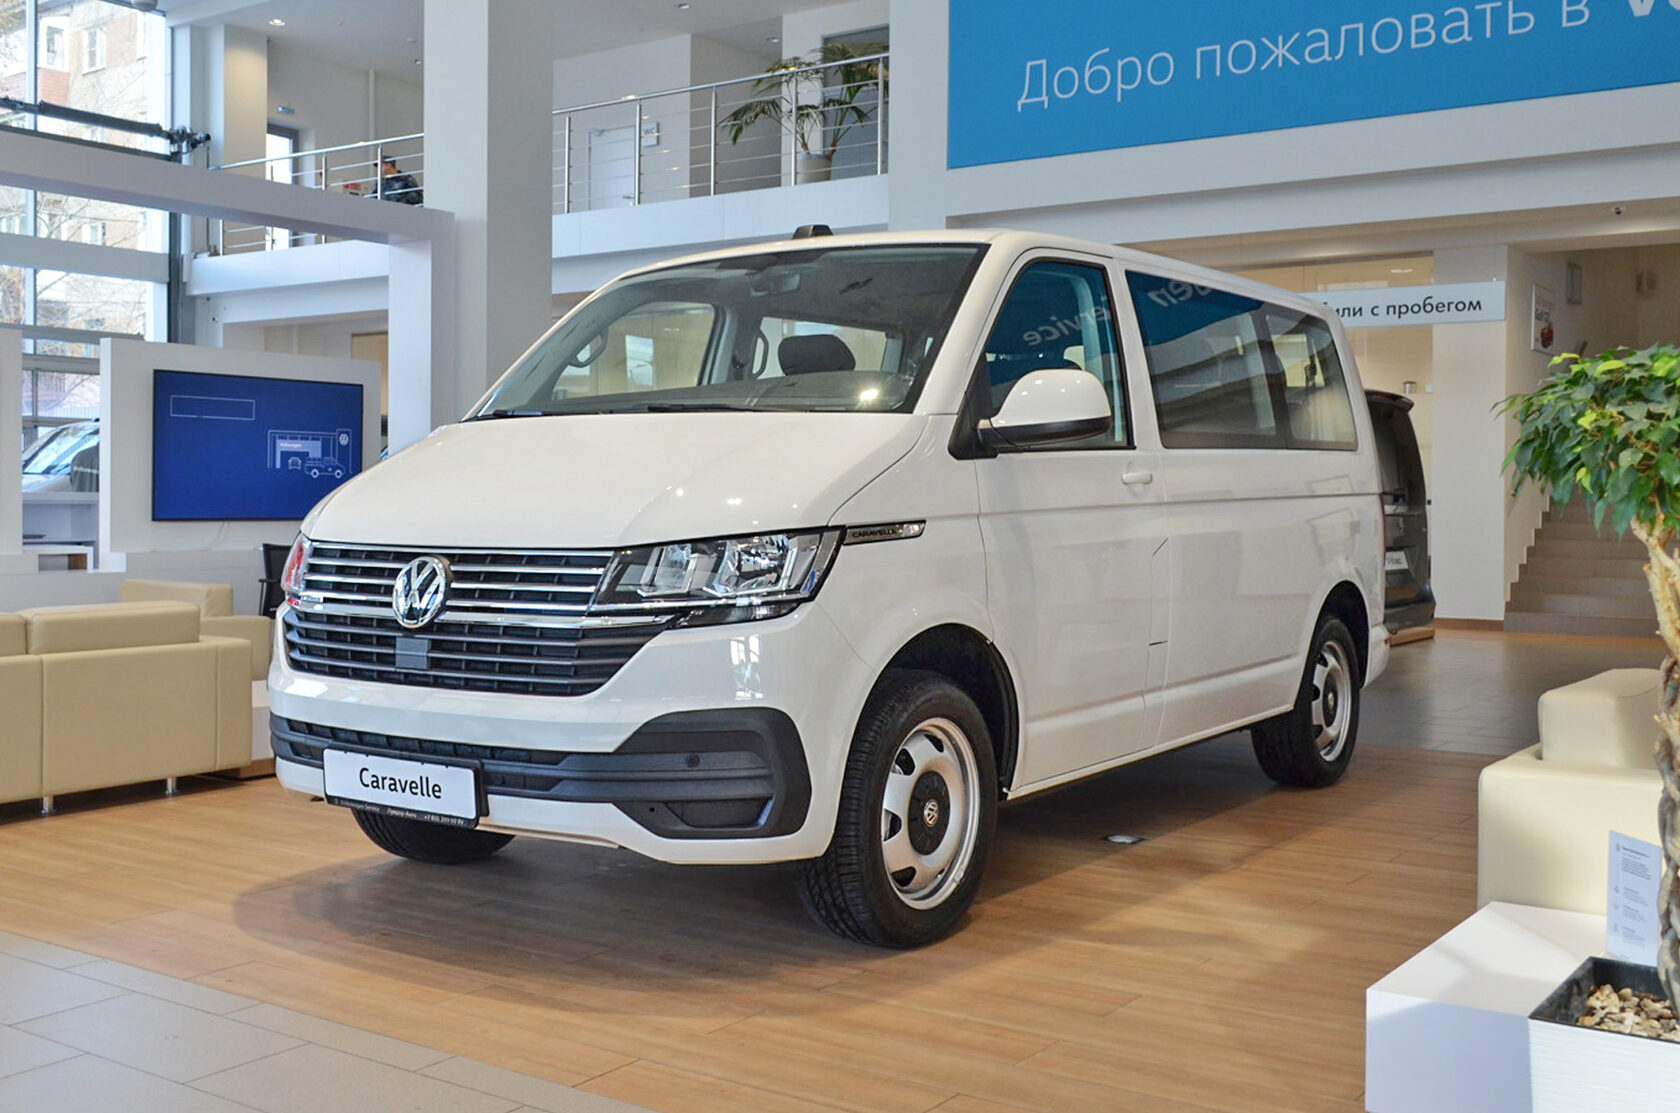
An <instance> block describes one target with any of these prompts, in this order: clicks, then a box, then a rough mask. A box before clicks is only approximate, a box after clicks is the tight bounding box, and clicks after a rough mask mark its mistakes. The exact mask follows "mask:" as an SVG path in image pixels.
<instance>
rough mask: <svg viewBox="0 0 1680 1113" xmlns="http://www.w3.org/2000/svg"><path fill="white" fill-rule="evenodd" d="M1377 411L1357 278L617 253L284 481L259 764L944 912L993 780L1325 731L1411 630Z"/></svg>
mask: <svg viewBox="0 0 1680 1113" xmlns="http://www.w3.org/2000/svg"><path fill="white" fill-rule="evenodd" d="M1356 400H1360V401H1359V404H1356ZM1371 437H1372V434H1371V426H1370V417H1369V414H1368V411H1367V409H1366V407H1365V406H1364V405H1363V403H1362V395H1361V392H1360V384H1359V381H1358V375H1357V373H1356V372H1355V369H1354V365H1353V360H1352V359H1351V357H1350V356H1349V354H1348V350H1347V345H1346V342H1345V338H1344V336H1343V334H1342V330H1341V327H1340V325H1339V324H1338V322H1337V319H1336V316H1335V314H1333V313H1329V312H1327V311H1326V310H1325V308H1324V307H1323V306H1321V305H1318V304H1316V303H1314V302H1311V301H1308V300H1305V299H1303V298H1300V297H1298V296H1295V295H1293V294H1289V293H1285V292H1284V291H1282V290H1276V289H1271V288H1269V287H1265V286H1260V285H1256V284H1254V283H1251V282H1245V281H1241V280H1238V279H1236V278H1232V277H1229V276H1227V275H1222V274H1218V273H1214V272H1211V271H1206V270H1201V269H1197V268H1194V267H1189V266H1185V265H1183V264H1180V263H1176V262H1172V261H1170V260H1167V259H1162V258H1156V257H1153V256H1148V255H1142V254H1138V253H1135V252H1130V251H1119V250H1115V249H1114V248H1111V247H1107V246H1102V245H1098V244H1092V243H1081V242H1077V241H1073V240H1063V239H1056V238H1051V237H1046V236H1039V235H1029V234H1021V233H1010V232H951V233H935V234H888V235H868V236H846V237H830V236H826V235H821V234H818V235H811V236H807V237H805V238H796V239H794V240H791V241H788V242H783V243H776V244H770V245H765V246H759V247H752V248H746V249H741V250H734V251H727V252H720V253H716V254H710V255H702V256H696V257H693V258H688V259H681V260H677V261H675V262H672V263H669V264H666V265H662V266H658V267H650V268H647V269H643V270H638V271H634V272H632V273H630V274H627V275H625V276H624V277H622V278H620V279H618V280H616V281H614V282H612V283H610V284H609V285H607V286H606V287H605V288H603V289H602V290H600V291H599V292H597V293H596V294H595V295H593V296H592V297H591V298H589V299H588V300H587V301H585V302H584V303H583V304H582V305H580V306H579V307H578V308H577V309H576V310H574V311H573V312H572V313H571V314H569V315H568V316H567V317H566V318H565V319H564V320H563V321H561V322H560V323H559V324H558V325H556V326H555V327H554V329H552V330H551V331H550V332H549V333H548V334H547V335H546V336H545V337H543V339H542V340H541V341H539V342H538V343H537V344H536V346H535V347H533V348H532V349H531V350H530V351H529V352H528V353H526V355H525V356H524V357H522V358H521V360H520V361H519V363H518V364H517V365H516V366H515V367H514V368H513V370H511V371H510V372H508V374H507V375H506V376H505V377H503V379H502V380H501V381H500V382H498V383H497V384H496V385H495V387H494V388H492V389H491V391H490V392H489V394H488V395H487V396H486V397H485V398H484V399H483V401H482V402H481V403H480V404H479V405H478V406H477V407H476V408H475V409H474V410H473V411H472V413H470V414H469V415H468V416H467V417H466V419H465V420H463V421H461V422H460V423H459V424H455V425H450V426H447V427H445V428H443V429H441V430H439V431H438V432H436V433H434V434H432V435H431V436H430V437H428V438H426V439H425V440H424V441H421V442H420V443H418V444H416V445H414V446H413V447H411V448H409V449H407V450H406V451H404V452H402V453H400V454H399V455H397V456H395V457H393V458H392V459H391V460H390V461H388V462H386V463H383V464H380V465H379V466H378V467H377V468H374V469H372V470H371V471H369V472H367V473H366V474H364V475H362V476H359V477H357V478H356V479H354V480H353V481H351V482H350V483H348V484H346V485H345V486H344V487H342V488H341V489H340V490H339V491H337V492H336V493H335V494H333V495H332V496H331V497H330V498H328V499H327V500H326V501H325V502H323V503H322V504H321V505H320V506H319V507H317V508H316V509H315V511H314V512H313V513H312V514H311V515H310V516H309V518H308V519H307V521H305V522H304V524H303V533H302V536H301V538H300V539H299V541H298V543H297V546H296V548H295V549H294V551H293V552H292V554H291V558H290V561H289V562H288V565H287V568H286V571H285V576H284V582H285V590H286V596H287V599H286V604H285V606H284V607H283V608H282V610H281V613H280V621H279V624H278V634H277V637H278V641H279V644H278V650H277V653H276V655H275V664H274V669H273V672H272V673H271V675H270V678H269V687H270V691H271V698H272V703H273V714H274V719H273V734H274V751H275V754H276V756H277V759H278V760H277V762H276V768H277V771H278V773H279V777H280V780H281V783H282V784H284V785H285V787H286V788H288V789H290V790H292V791H294V792H297V793H302V794H306V795H309V796H314V797H325V798H326V799H327V800H328V801H330V802H332V803H335V804H341V805H345V806H348V807H350V808H353V809H355V815H356V819H357V821H358V822H359V824H360V825H361V827H362V829H363V830H364V831H365V832H366V833H367V834H368V836H369V837H370V838H372V840H373V841H374V842H375V843H377V844H378V845H379V846H381V847H383V848H384V849H386V850H388V851H390V852H392V853H394V854H399V855H402V856H404V857H408V858H415V859H419V860H422V861H428V862H440V863H459V862H467V861H471V860H474V859H478V858H483V857H485V856H487V855H489V854H492V853H494V852H495V851H496V850H497V849H499V848H500V847H501V846H503V845H504V844H505V843H507V841H508V840H509V838H510V837H512V836H514V835H535V836H540V837H546V838H557V839H570V840H576V841H581V842H588V843H596V844H602V845H612V846H620V847H627V848H629V849H631V850H634V851H636V852H638V853H641V854H645V855H648V856H651V857H653V858H657V859H660V860H663V861H666V862H679V863H723V862H728V863H749V862H781V861H797V862H799V863H801V870H800V874H801V877H802V879H803V880H802V886H801V887H802V890H803V894H804V898H805V900H806V903H807V904H808V906H809V907H810V909H811V911H812V912H813V913H814V914H815V915H816V916H817V917H818V918H819V919H821V920H822V921H823V922H825V923H826V924H828V925H829V926H830V927H831V928H833V929H834V930H835V931H837V932H839V933H841V934H842V935H846V936H850V937H853V938H856V939H860V940H864V941H867V942H870V943H876V944H881V945H887V946H911V945H916V944H921V943H926V942H929V941H931V940H934V939H938V938H939V937H941V936H942V935H944V934H946V933H947V932H949V931H950V930H951V929H952V927H953V926H954V925H955V924H956V923H957V921H958V920H959V919H960V917H961V916H962V915H963V912H964V910H965V909H966V908H967V907H968V905H969V903H970V902H971V901H972V900H973V897H974V893H975V889H976V887H977V886H978V884H979V882H980V877H981V873H982V870H983V869H984V867H985V864H986V855H987V850H988V848H989V845H990V843H991V840H992V835H993V830H994V827H995V817H996V810H997V806H998V803H999V802H1000V801H1002V800H1014V799H1019V798H1021V797H1025V796H1028V795H1030V794H1032V793H1035V792H1042V791H1044V790H1046V789H1049V788H1054V787H1055V786H1057V785H1061V784H1065V783H1067V782H1069V781H1072V780H1074V779H1077V778H1080V777H1088V776H1091V775H1092V774H1095V773H1100V772H1102V771H1104V770H1108V769H1113V768H1114V767H1116V766H1118V765H1122V764H1125V763H1127V762H1131V761H1137V760H1139V759H1141V758H1144V757H1147V756H1149V755H1151V754H1156V753H1160V752H1162V751H1164V750H1169V749H1173V748H1174V747H1178V746H1183V745H1186V744H1188V743H1192V742H1195V741H1197V740H1198V739H1203V738H1208V737H1210V736H1212V735H1217V734H1221V733H1223V732H1226V731H1231V730H1235V729H1238V728H1248V729H1249V730H1251V732H1252V735H1253V741H1254V749H1255V752H1256V754H1257V755H1258V757H1259V761H1260V764H1261V766H1262V767H1263V768H1264V770H1265V771H1266V773H1268V774H1269V775H1270V776H1271V777H1272V778H1274V779H1275V780H1277V781H1279V782H1282V783H1284V784H1289V785H1306V786H1321V785H1328V784H1331V783H1332V782H1334V781H1335V780H1337V779H1338V778H1339V777H1340V776H1341V775H1342V773H1343V771H1344V770H1345V769H1346V768H1347V765H1348V761H1349V759H1350V758H1351V757H1352V754H1353V748H1354V740H1355V735H1356V732H1357V729H1358V723H1359V697H1360V688H1361V686H1362V685H1364V684H1367V683H1369V682H1370V681H1371V680H1372V679H1373V678H1374V677H1376V675H1377V674H1378V673H1379V672H1381V670H1382V668H1383V666H1384V664H1385V662H1386V660H1387V651H1388V643H1387V636H1386V633H1385V631H1384V629H1383V615H1382V598H1383V567H1382V561H1383V519H1382V506H1381V503H1380V501H1379V497H1378V483H1377V468H1376V464H1375V460H1374V456H1373V452H1372V447H1371Z"/></svg>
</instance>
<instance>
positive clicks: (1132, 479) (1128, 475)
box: [1120, 471, 1155, 487]
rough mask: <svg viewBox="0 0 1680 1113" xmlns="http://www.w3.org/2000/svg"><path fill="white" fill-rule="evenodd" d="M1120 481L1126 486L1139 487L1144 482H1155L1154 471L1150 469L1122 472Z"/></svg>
mask: <svg viewBox="0 0 1680 1113" xmlns="http://www.w3.org/2000/svg"><path fill="white" fill-rule="evenodd" d="M1120 482H1122V483H1124V484H1125V485H1126V486H1128V487H1141V486H1143V485H1144V484H1145V483H1153V482H1155V473H1154V472H1152V471H1129V472H1124V473H1122V474H1121V476H1120Z"/></svg>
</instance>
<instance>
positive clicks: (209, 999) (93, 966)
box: [76, 959, 256, 1016]
mask: <svg viewBox="0 0 1680 1113" xmlns="http://www.w3.org/2000/svg"><path fill="white" fill-rule="evenodd" d="M76 973H77V974H79V975H81V976H82V977H84V978H92V979H94V980H95V981H100V982H106V983H108V984H110V985H115V986H121V987H122V988H123V989H132V990H134V991H135V992H136V993H144V994H147V995H148V996H151V997H161V998H163V999H164V1000H165V1001H173V1002H175V1003H176V1004H177V1005H186V1006H188V1007H190V1008H194V1009H199V1010H202V1011H203V1012H207V1013H218V1014H220V1015H223V1016H225V1015H227V1014H228V1013H231V1012H237V1011H238V1010H240V1009H248V1008H250V1007H251V1006H252V1005H253V1004H255V1003H256V1002H254V1001H252V1000H251V999H250V998H249V997H239V996H236V995H234V994H232V993H223V992H222V991H221V990H219V989H212V988H210V987H209V986H207V985H197V984H195V983H193V982H185V981H182V980H181V979H180V978H171V977H170V976H169V975H167V974H157V973H154V972H152V971H150V970H142V969H141V968H140V967H138V966H130V965H128V964H127V963H126V962H110V961H107V960H105V959H100V960H99V961H97V962H89V963H87V964H86V965H83V966H78V967H76Z"/></svg>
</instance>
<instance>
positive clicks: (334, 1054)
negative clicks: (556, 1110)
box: [194, 1047, 519, 1113]
mask: <svg viewBox="0 0 1680 1113" xmlns="http://www.w3.org/2000/svg"><path fill="white" fill-rule="evenodd" d="M194 1085H196V1086H197V1087H198V1088H199V1089H201V1090H205V1091H207V1092H209V1093H212V1094H219V1095H220V1096H222V1097H225V1098H230V1099H232V1100H234V1101H239V1102H244V1103H245V1104H247V1105H250V1106H252V1107H253V1108H256V1109H260V1110H262V1111H263V1113H323V1111H324V1110H340V1109H342V1110H358V1111H360V1110H368V1111H373V1110H399V1109H400V1110H402V1113H510V1111H511V1110H513V1109H515V1108H516V1107H517V1106H518V1105H519V1103H518V1102H516V1101H510V1100H508V1099H507V1098H499V1097H495V1096H493V1095H491V1094H485V1093H480V1092H479V1091H477V1090H469V1089H467V1088H466V1087H464V1086H456V1085H454V1084H452V1083H449V1082H443V1081H440V1080H438V1079H436V1078H427V1077H426V1076H425V1075H421V1074H413V1073H411V1072H409V1071H405V1070H398V1069H397V1068H396V1067H390V1066H386V1065H385V1064H384V1063H376V1062H374V1061H373V1060H371V1059H361V1058H358V1057H356V1056H354V1055H347V1054H345V1053H344V1052H342V1051H334V1050H332V1049H331V1048H326V1047H300V1048H297V1049H296V1050H293V1051H286V1052H282V1053H281V1054H279V1055H274V1056H270V1057H269V1058H267V1059H262V1060H259V1061H258V1062H255V1063H249V1064H247V1065H245V1066H242V1067H235V1068H233V1069H232V1070H228V1071H223V1072H222V1073H221V1074H213V1075H211V1076H210V1077H208V1078H201V1079H199V1080H198V1081H197V1082H196V1083H194Z"/></svg>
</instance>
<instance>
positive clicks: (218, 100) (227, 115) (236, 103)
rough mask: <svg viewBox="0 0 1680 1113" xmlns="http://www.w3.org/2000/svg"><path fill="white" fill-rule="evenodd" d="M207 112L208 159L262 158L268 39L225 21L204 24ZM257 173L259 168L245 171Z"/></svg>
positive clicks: (265, 140) (217, 163) (217, 162)
mask: <svg viewBox="0 0 1680 1113" xmlns="http://www.w3.org/2000/svg"><path fill="white" fill-rule="evenodd" d="M205 34H206V38H207V41H206V44H205V46H206V50H207V57H206V59H205V62H206V65H207V70H208V73H207V81H206V86H205V95H206V105H205V108H206V113H205V116H206V118H205V124H204V129H205V130H206V131H208V132H209V133H210V164H211V165H212V166H222V165H225V164H227V163H230V162H244V161H246V160H247V159H253V158H262V157H263V155H264V154H265V153H267V150H268V39H267V38H265V37H264V36H262V35H259V34H258V33H257V32H255V31H248V30H246V29H245V28H243V27H231V26H228V25H225V24H222V25H218V26H215V27H210V28H207V29H206V31H205ZM244 173H248V174H250V175H252V176H254V177H258V178H260V177H262V176H263V171H262V167H260V166H254V167H251V168H250V169H249V170H246V171H244Z"/></svg>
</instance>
